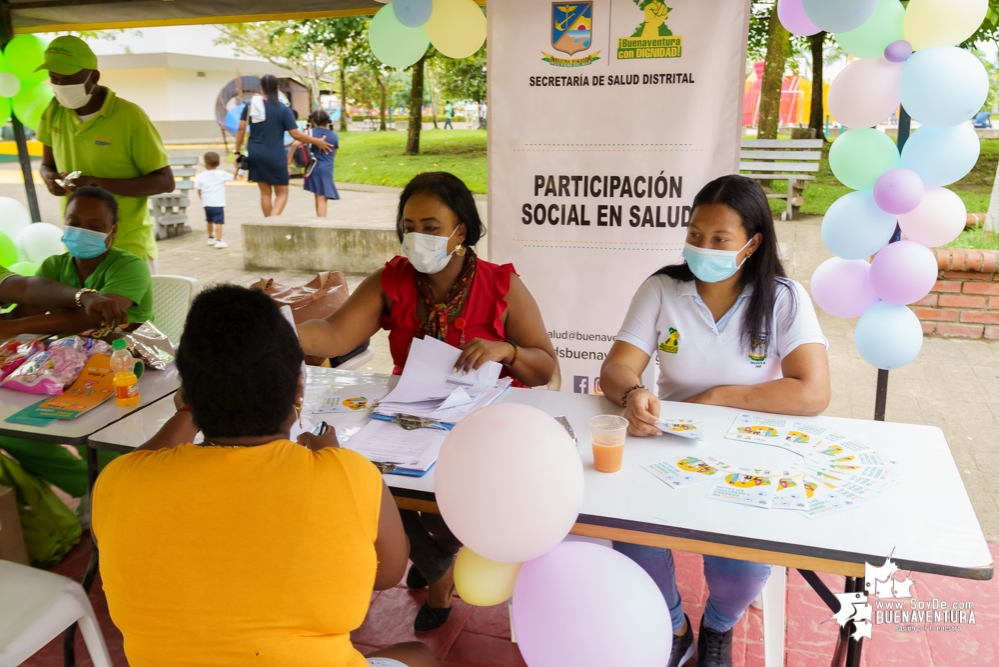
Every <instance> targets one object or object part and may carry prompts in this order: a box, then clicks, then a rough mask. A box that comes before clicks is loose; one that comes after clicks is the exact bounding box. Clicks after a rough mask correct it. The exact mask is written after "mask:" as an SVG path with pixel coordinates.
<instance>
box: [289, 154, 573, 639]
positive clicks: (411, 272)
mask: <svg viewBox="0 0 999 667" xmlns="http://www.w3.org/2000/svg"><path fill="white" fill-rule="evenodd" d="M396 230H397V232H398V234H399V240H400V241H401V242H402V251H403V253H404V254H405V257H395V258H393V259H392V260H391V261H389V262H388V263H387V264H386V265H385V268H383V269H379V270H378V271H375V272H374V273H372V274H371V275H370V276H368V277H367V278H366V279H365V280H364V282H362V283H361V285H360V286H359V287H358V288H357V290H356V291H355V292H354V293H353V294H351V296H350V298H349V299H347V301H346V303H344V304H343V305H342V306H341V307H340V308H339V309H337V310H336V312H334V313H333V314H332V315H330V316H329V317H327V318H326V319H324V320H312V321H310V322H305V323H303V324H301V325H300V326H299V328H298V333H299V337H300V339H301V343H302V348H303V349H304V350H305V353H306V354H310V355H316V356H322V357H336V356H340V355H343V354H346V353H347V352H349V351H351V350H353V349H354V348H356V347H357V346H358V345H360V344H361V343H363V342H364V341H365V340H367V339H369V338H371V336H373V335H374V334H375V333H376V332H377V331H378V329H379V328H385V329H387V330H388V332H389V347H390V349H391V352H392V361H393V362H394V363H395V370H394V371H393V372H394V373H395V374H399V373H401V372H402V368H403V366H405V365H406V357H407V356H408V354H409V347H410V344H411V343H412V341H413V339H414V338H422V337H423V336H433V337H435V338H437V339H439V340H442V341H445V342H447V343H448V344H450V345H453V346H455V347H458V348H461V350H462V354H461V357H459V359H458V368H465V369H473V368H478V367H479V366H481V365H482V364H483V363H485V362H486V361H497V362H499V363H501V364H503V365H504V366H505V367H506V368H505V370H504V374H505V375H508V376H510V377H511V378H513V380H514V383H515V384H517V385H519V386H526V387H536V386H540V385H545V384H547V383H548V382H549V380H551V378H552V375H553V374H554V373H555V368H556V358H555V349H554V348H553V347H552V344H551V341H550V340H549V339H548V333H547V331H546V330H545V325H544V321H543V320H542V318H541V311H540V310H539V309H538V304H537V303H536V302H535V301H534V297H533V296H531V293H530V292H529V291H528V290H527V287H525V286H524V283H523V282H522V281H521V280H520V277H519V276H518V275H517V273H516V272H515V271H514V268H513V266H512V265H510V264H503V265H498V264H493V263H491V262H487V261H485V260H483V259H479V258H478V257H477V256H476V254H475V251H474V250H472V248H473V247H474V246H475V244H476V243H478V241H479V239H480V238H481V237H482V235H483V233H484V229H483V226H482V221H481V220H480V218H479V213H478V210H477V209H476V208H475V200H474V199H473V197H472V193H471V192H469V191H468V188H467V187H466V186H465V184H464V183H463V182H462V181H461V180H460V179H459V178H457V177H456V176H454V175H452V174H449V173H445V172H432V173H425V174H420V175H419V176H417V177H416V178H414V179H413V180H412V181H410V182H409V185H407V186H406V188H405V190H403V192H402V196H401V197H400V199H399V213H398V216H397V219H396ZM402 514H403V524H404V525H405V527H406V532H407V534H408V535H409V539H410V545H411V546H410V560H412V561H413V564H414V567H413V568H411V570H410V574H409V576H408V577H407V579H406V581H407V583H408V584H409V585H410V586H411V587H420V586H422V585H426V582H430V595H429V596H428V598H427V602H426V603H425V604H424V605H423V607H422V608H421V609H420V612H419V613H418V614H417V617H416V622H415V628H416V630H417V631H418V632H421V631H422V632H425V631H428V630H433V629H435V628H437V627H440V626H441V625H442V624H443V623H444V622H445V621H446V620H447V618H448V615H449V613H450V611H451V593H452V591H453V584H454V556H455V554H457V553H458V549H460V548H461V544H460V543H459V542H458V540H457V539H455V537H454V535H453V534H451V531H450V530H448V528H447V526H446V525H445V524H444V522H443V521H442V520H441V518H440V516H438V515H434V514H421V513H418V512H412V511H404V512H402Z"/></svg>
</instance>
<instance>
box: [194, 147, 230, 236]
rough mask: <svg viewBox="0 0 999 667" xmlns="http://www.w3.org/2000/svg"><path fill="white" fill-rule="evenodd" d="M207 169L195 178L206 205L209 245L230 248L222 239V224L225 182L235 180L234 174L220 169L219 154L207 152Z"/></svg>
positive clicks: (202, 202) (223, 221) (223, 222)
mask: <svg viewBox="0 0 999 667" xmlns="http://www.w3.org/2000/svg"><path fill="white" fill-rule="evenodd" d="M204 161H205V170H204V171H203V172H201V173H200V174H198V175H197V177H196V178H195V179H194V187H195V189H197V191H198V196H199V197H201V205H202V206H204V207H205V221H206V222H207V223H208V245H210V246H215V247H216V248H220V249H221V248H228V247H229V244H228V243H226V242H225V241H223V240H222V225H224V224H225V184H226V183H227V182H229V181H231V180H233V176H232V174H230V173H229V172H228V171H225V170H223V169H219V162H220V161H219V154H218V153H214V152H212V151H209V152H208V153H205V157H204Z"/></svg>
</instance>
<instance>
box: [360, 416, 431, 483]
mask: <svg viewBox="0 0 999 667" xmlns="http://www.w3.org/2000/svg"><path fill="white" fill-rule="evenodd" d="M447 434H448V431H445V430H443V429H437V428H418V429H413V430H411V431H408V430H406V429H404V428H402V427H401V426H399V425H398V424H396V423H395V422H386V421H380V420H377V419H372V420H370V421H369V422H368V423H367V424H365V425H364V427H363V428H362V429H361V430H360V431H358V432H357V433H355V434H354V435H352V436H351V437H350V439H349V440H348V441H347V442H346V443H344V445H343V446H344V447H346V448H347V449H353V450H354V451H355V452H358V453H359V454H363V455H364V456H365V457H366V458H367V459H368V460H369V461H377V462H380V463H393V464H395V466H396V468H401V469H404V470H412V471H417V472H424V471H427V470H429V469H430V468H431V467H432V466H433V465H434V463H436V462H437V454H438V452H440V449H441V445H442V444H443V443H444V438H446V437H447Z"/></svg>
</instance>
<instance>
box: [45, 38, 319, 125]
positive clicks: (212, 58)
mask: <svg viewBox="0 0 999 667" xmlns="http://www.w3.org/2000/svg"><path fill="white" fill-rule="evenodd" d="M218 35H219V32H218V30H217V29H216V28H215V27H214V26H209V25H203V26H174V27H161V28H141V29H138V30H128V31H124V32H121V33H116V34H115V39H114V40H108V39H90V40H88V43H89V44H90V46H91V48H92V49H93V50H94V53H96V54H97V57H98V60H99V63H100V71H101V83H102V84H104V85H106V86H108V87H109V88H111V89H112V90H114V91H115V93H116V94H118V95H120V96H121V97H123V98H125V99H127V100H129V101H130V102H134V103H136V104H138V105H139V106H141V107H142V108H143V109H144V110H145V112H146V113H147V114H148V115H149V118H150V119H151V120H152V121H153V124H154V125H155V126H156V129H157V130H159V132H160V135H161V136H162V137H163V141H164V142H165V143H168V144H171V143H205V142H211V143H219V142H221V141H222V130H221V128H220V127H219V125H218V121H217V120H216V117H215V101H216V98H217V97H218V94H219V91H221V90H222V87H223V86H225V84H226V83H228V82H229V81H231V80H232V79H233V78H234V77H236V76H237V74H247V75H250V74H252V75H256V76H262V75H264V74H273V75H275V76H277V77H279V78H282V79H287V78H288V77H290V76H291V72H290V71H288V70H286V69H284V68H282V67H278V66H276V65H274V64H272V63H269V62H267V61H264V60H254V59H249V58H242V57H239V56H237V55H236V54H235V53H234V52H233V51H232V49H231V48H229V47H227V46H223V45H218V44H216V43H215V39H216V38H217V37H218ZM46 37H49V36H48V35H46ZM282 83H284V84H285V85H283V86H282V88H286V89H287V90H286V91H285V93H286V95H287V94H288V93H291V94H290V95H288V97H289V99H290V100H291V103H292V107H293V108H294V109H296V110H297V111H298V113H299V115H300V116H301V117H303V118H304V117H305V116H306V115H308V113H309V96H308V91H307V89H306V88H305V87H304V86H301V85H300V84H297V83H295V82H292V81H290V80H288V81H284V82H282Z"/></svg>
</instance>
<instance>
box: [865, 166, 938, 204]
mask: <svg viewBox="0 0 999 667" xmlns="http://www.w3.org/2000/svg"><path fill="white" fill-rule="evenodd" d="M925 190H926V188H925V187H923V179H921V178H920V177H919V174H917V173H916V172H914V171H912V170H911V169H905V168H904V167H900V168H898V169H889V170H888V171H886V172H885V173H883V174H881V177H880V178H878V180H877V182H876V183H875V184H874V201H875V202H877V205H878V208H880V209H881V210H882V211H884V212H885V213H892V214H894V215H903V214H905V213H910V212H911V211H914V210H916V207H917V206H919V203H920V202H921V201H923V193H924V192H925Z"/></svg>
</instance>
